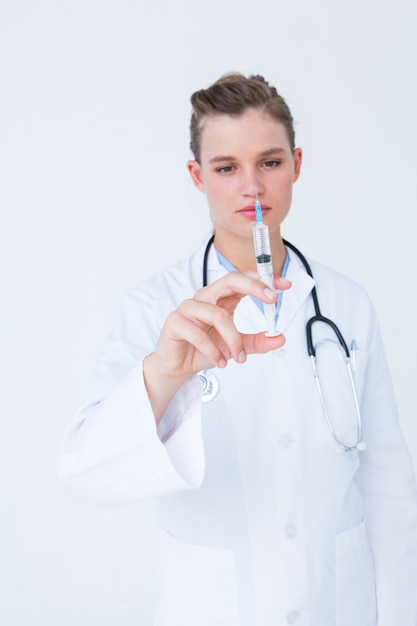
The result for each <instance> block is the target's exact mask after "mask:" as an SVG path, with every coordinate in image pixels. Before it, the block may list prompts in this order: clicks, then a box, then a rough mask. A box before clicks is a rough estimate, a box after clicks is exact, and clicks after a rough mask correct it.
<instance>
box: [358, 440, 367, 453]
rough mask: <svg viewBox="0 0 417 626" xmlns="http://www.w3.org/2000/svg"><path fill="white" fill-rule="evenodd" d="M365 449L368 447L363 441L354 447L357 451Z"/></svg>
mask: <svg viewBox="0 0 417 626" xmlns="http://www.w3.org/2000/svg"><path fill="white" fill-rule="evenodd" d="M367 447H368V446H367V445H366V443H365V442H364V441H358V444H357V446H356V448H357V449H358V450H359V451H362V450H366V448H367Z"/></svg>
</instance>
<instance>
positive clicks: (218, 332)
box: [174, 299, 246, 363]
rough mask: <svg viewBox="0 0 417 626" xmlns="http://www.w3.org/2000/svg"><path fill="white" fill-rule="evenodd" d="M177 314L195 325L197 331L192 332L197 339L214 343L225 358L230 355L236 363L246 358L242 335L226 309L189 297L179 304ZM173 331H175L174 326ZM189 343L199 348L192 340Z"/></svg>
mask: <svg viewBox="0 0 417 626" xmlns="http://www.w3.org/2000/svg"><path fill="white" fill-rule="evenodd" d="M177 314H178V316H180V317H183V318H186V319H187V320H189V321H190V322H191V323H192V324H193V325H195V326H196V328H197V329H198V332H195V333H194V334H195V336H196V337H197V338H198V341H203V340H204V346H206V345H211V343H214V344H215V345H216V346H217V348H218V349H219V351H220V352H221V354H222V355H223V356H224V357H225V358H226V360H228V359H229V358H230V357H233V358H234V360H235V361H237V362H238V363H243V361H244V360H246V354H245V353H244V346H243V339H242V335H241V334H240V333H239V331H238V330H237V328H236V326H235V325H234V321H233V317H232V315H231V314H230V313H229V312H228V311H227V310H226V309H224V308H222V307H219V306H216V305H213V304H210V303H202V302H199V301H197V300H194V299H191V300H185V301H184V302H183V303H182V304H181V305H180V307H179V308H178V309H177ZM174 332H175V333H176V332H177V329H175V327H174ZM205 335H207V337H206V336H205ZM191 343H192V344H193V345H194V346H195V347H196V348H197V349H200V346H199V345H198V344H196V343H195V341H194V340H193V341H191ZM202 345H203V344H202Z"/></svg>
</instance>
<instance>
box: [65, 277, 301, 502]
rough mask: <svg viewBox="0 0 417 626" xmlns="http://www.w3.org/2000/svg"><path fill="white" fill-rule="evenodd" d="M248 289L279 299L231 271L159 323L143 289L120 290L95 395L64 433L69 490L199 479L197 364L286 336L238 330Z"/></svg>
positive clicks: (168, 486)
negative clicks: (140, 294) (139, 292)
mask: <svg viewBox="0 0 417 626" xmlns="http://www.w3.org/2000/svg"><path fill="white" fill-rule="evenodd" d="M279 286H280V288H281V289H283V288H287V287H288V286H289V283H288V281H284V282H283V283H282V284H280V285H279ZM248 293H250V294H253V295H255V296H256V297H258V298H260V299H263V300H264V301H271V300H273V299H275V298H276V294H274V293H273V292H271V291H270V290H266V291H265V285H264V284H263V283H261V282H260V281H258V280H257V279H253V278H250V277H248V276H245V275H243V274H238V273H233V274H228V275H227V276H225V277H223V278H221V279H219V280H218V281H216V282H215V283H213V284H212V285H210V286H209V287H206V288H204V289H201V290H199V291H198V292H197V293H196V294H195V296H194V298H192V299H188V300H185V301H184V302H183V303H182V304H180V306H179V307H178V308H177V309H176V310H175V311H174V312H173V313H170V314H168V315H167V317H166V321H165V323H163V324H162V330H161V331H158V324H159V322H158V314H157V312H156V311H155V310H154V309H153V308H152V306H149V298H147V297H145V298H144V299H143V300H138V298H137V297H132V296H131V295H130V296H128V297H127V298H126V299H125V303H124V307H123V310H122V313H121V315H120V316H119V319H118V321H117V323H116V324H115V327H114V328H113V331H112V333H111V335H110V338H109V341H108V343H107V347H106V349H105V351H104V354H103V355H102V356H101V358H100V359H99V363H98V367H97V371H96V375H95V393H94V397H93V400H92V401H91V402H90V403H89V404H88V405H87V406H86V407H85V408H84V409H82V410H81V411H80V412H79V413H78V414H77V415H76V416H75V418H74V419H73V421H72V423H71V424H70V427H69V428H68V430H67V432H66V434H65V437H64V441H63V445H62V452H61V470H60V475H61V477H62V478H63V479H64V480H65V481H66V483H67V484H68V486H69V487H71V488H72V490H73V491H76V492H77V493H78V494H81V495H83V496H84V497H86V498H87V499H88V500H90V501H93V502H96V503H123V502H129V501H134V500H138V499H141V498H145V497H151V496H152V497H153V496H158V495H161V494H165V493H173V492H175V491H178V490H184V489H190V488H195V487H198V486H199V485H200V484H201V481H202V479H203V476H204V453H203V443H202V436H201V427H200V403H201V387H200V383H199V380H198V377H197V376H195V374H196V372H198V371H199V370H200V369H204V368H208V367H213V365H214V364H217V365H218V366H220V367H224V366H225V365H226V363H227V360H228V359H230V358H235V360H237V361H238V362H242V361H241V360H240V359H242V353H243V355H244V356H243V360H244V359H245V358H246V354H248V353H250V352H266V351H268V350H272V349H274V348H277V347H279V346H281V345H282V344H283V342H284V338H283V337H282V336H279V337H274V338H267V337H265V335H264V333H259V334H256V335H242V334H241V333H239V332H238V331H237V329H236V327H235V326H234V323H233V312H234V310H235V308H236V306H237V304H238V302H239V301H240V299H241V298H242V297H243V296H244V295H247V294H248ZM158 332H159V336H158ZM152 344H153V345H152ZM152 350H153V351H152ZM142 363H143V369H142ZM157 424H158V427H157Z"/></svg>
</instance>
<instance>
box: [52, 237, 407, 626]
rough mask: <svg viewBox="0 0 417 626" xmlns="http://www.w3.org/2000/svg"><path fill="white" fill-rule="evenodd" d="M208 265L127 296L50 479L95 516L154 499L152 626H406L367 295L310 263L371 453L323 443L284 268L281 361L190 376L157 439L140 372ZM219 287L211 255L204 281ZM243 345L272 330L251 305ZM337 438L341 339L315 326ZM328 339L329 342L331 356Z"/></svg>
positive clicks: (380, 366) (239, 317)
mask: <svg viewBox="0 0 417 626" xmlns="http://www.w3.org/2000/svg"><path fill="white" fill-rule="evenodd" d="M202 257H203V250H200V251H199V252H198V253H196V254H195V255H193V256H192V257H191V258H189V259H187V260H185V261H183V262H181V263H179V264H177V265H176V266H174V267H173V268H171V269H169V270H167V271H165V272H162V273H159V274H158V275H157V276H155V277H153V278H152V279H151V280H150V281H148V282H146V283H145V284H142V285H140V286H139V287H137V288H134V289H132V290H130V291H129V292H128V294H127V295H126V298H125V300H124V303H123V306H122V308H121V312H120V315H119V317H118V319H117V321H116V323H115V325H114V327H113V330H112V332H111V334H110V337H109V339H108V342H107V344H106V346H105V348H104V351H103V352H102V354H101V355H100V357H99V360H98V365H97V372H96V375H95V380H94V391H93V394H92V398H91V401H90V402H89V404H88V405H87V406H86V407H85V408H84V409H82V410H81V411H80V412H79V413H78V414H77V415H76V416H75V418H74V420H73V422H72V423H71V424H70V426H69V428H68V430H67V432H66V434H65V437H64V441H63V445H62V454H61V476H62V477H63V479H64V480H65V481H66V483H67V484H68V486H69V487H70V488H72V489H73V490H75V491H77V492H78V493H80V494H83V495H84V496H85V497H87V498H88V499H90V500H92V501H94V502H98V503H105V504H110V505H111V504H119V503H123V502H130V501H135V500H138V499H140V498H147V497H154V496H164V497H161V498H160V499H159V526H160V539H161V544H160V545H161V548H160V578H159V583H158V587H159V600H158V605H157V608H156V616H155V625H156V626H197V625H198V626H238V625H239V626H277V625H280V626H281V625H282V626H283V625H285V624H297V625H299V626H376V625H378V626H400V625H401V626H416V625H417V498H416V487H415V480H414V475H413V470H412V465H411V462H410V458H409V455H408V453H407V451H406V449H405V446H404V442H403V438H402V435H401V433H400V430H399V425H398V420H397V413H396V406H395V400H394V397H393V391H392V385H391V381H390V377H389V373H388V370H387V365H386V361H385V357H384V352H383V347H382V344H381V340H380V337H379V332H378V326H377V321H376V318H375V314H374V311H373V309H372V306H371V304H370V302H369V299H368V297H367V295H366V293H365V292H364V291H363V290H362V289H361V288H360V287H359V286H358V285H356V284H355V283H353V282H352V281H350V280H348V279H346V278H345V277H343V276H341V275H339V274H337V273H336V272H333V271H331V270H329V269H328V268H326V267H324V266H321V265H319V264H317V263H312V269H313V273H314V276H315V281H316V285H317V290H318V295H319V299H320V305H321V309H322V312H323V314H324V315H326V316H327V317H329V318H331V319H332V320H334V321H335V322H336V323H337V325H338V326H339V328H340V330H341V331H342V333H343V335H344V337H345V339H346V341H347V343H348V345H349V346H350V345H351V342H352V340H355V342H356V345H357V352H356V359H355V361H356V365H355V380H356V385H357V388H358V393H359V398H360V404H361V410H362V419H363V438H364V440H365V441H366V442H367V444H368V448H367V450H366V451H364V452H357V451H354V452H339V451H338V450H337V449H336V446H335V444H334V441H333V439H332V438H331V436H330V433H329V430H328V428H327V426H326V423H325V420H324V417H323V413H322V408H321V405H320V402H319V397H318V393H317V389H316V387H315V380H314V377H313V374H312V368H311V363H310V360H309V358H308V356H307V351H306V340H305V324H306V321H307V319H308V318H309V317H310V316H311V315H312V314H313V305H312V299H311V297H309V296H310V292H311V288H312V286H313V284H314V281H313V279H311V278H310V277H309V276H308V275H307V273H306V272H305V270H304V268H303V267H302V265H301V263H300V261H299V260H298V258H297V256H295V255H294V253H291V252H290V257H291V260H290V264H289V268H288V274H287V277H288V278H289V279H290V280H291V281H292V283H293V286H292V288H291V289H290V290H289V291H288V292H285V293H284V296H283V301H282V308H281V311H280V318H279V324H278V326H279V329H280V330H281V331H282V332H284V333H285V336H286V340H287V341H286V345H285V347H284V348H283V349H282V350H279V351H276V352H274V353H269V354H266V355H253V356H250V357H249V358H248V360H247V362H246V363H245V364H243V365H238V364H236V363H234V362H229V364H228V366H227V367H226V368H225V369H222V370H214V373H215V375H216V377H217V379H218V381H219V385H220V391H219V393H218V395H217V396H216V398H215V399H213V400H212V401H211V402H208V403H204V404H202V403H201V383H200V381H199V379H198V377H195V378H193V379H191V380H190V381H188V383H186V384H185V385H184V386H183V388H182V389H181V390H180V391H179V392H178V393H177V395H176V397H175V398H174V399H173V400H172V402H171V404H170V406H169V407H168V409H167V411H166V414H165V415H164V417H163V419H162V421H161V423H160V425H159V427H158V429H156V427H155V423H154V419H153V415H152V410H151V407H150V405H149V401H148V399H147V395H146V391H145V388H144V383H143V377H142V365H141V363H142V359H143V357H144V356H145V355H146V354H148V353H149V352H151V351H152V350H153V348H154V346H155V342H156V340H157V337H158V335H159V332H160V329H161V327H162V324H163V322H164V320H165V318H166V316H167V315H168V313H169V312H170V311H171V310H173V309H174V308H176V307H177V306H178V304H179V303H180V302H181V301H182V300H184V299H185V298H187V297H191V296H192V295H193V293H194V292H195V291H196V290H197V289H198V288H200V287H201V275H202ZM223 274H225V270H224V269H223V268H222V267H221V266H220V265H219V263H218V260H217V256H216V253H215V250H214V248H212V250H211V252H210V255H209V282H212V281H214V280H216V279H217V278H219V277H220V276H222V275H223ZM235 320H236V325H237V327H238V328H239V329H241V330H242V331H243V332H257V331H260V330H262V329H264V328H265V321H264V318H263V315H262V314H261V312H260V310H259V309H258V308H257V306H256V305H255V303H254V302H253V301H252V300H251V298H249V297H248V298H244V300H243V301H242V302H241V303H240V304H239V306H238V308H237V311H236V314H235ZM314 337H315V340H316V342H317V341H320V344H319V349H318V351H319V357H320V356H321V357H322V358H321V360H320V361H319V365H320V364H321V373H322V375H323V382H324V380H325V381H326V383H327V384H326V393H327V398H328V401H329V408H330V409H331V414H332V418H333V420H334V423H335V427H336V430H337V432H338V434H340V435H341V436H342V437H344V438H345V439H348V440H349V439H352V438H353V437H354V436H355V429H356V421H355V417H354V415H355V414H354V412H353V413H352V410H353V408H352V395H351V393H350V387H349V384H348V378H347V376H346V370H345V366H344V363H343V360H342V359H341V357H340V353H339V352H338V350H337V349H335V347H334V344H332V341H333V340H334V336H333V335H332V334H331V332H330V331H329V330H328V328H327V327H325V326H324V325H323V324H319V325H317V326H316V327H315V330H314ZM322 339H330V341H328V340H325V341H321V340H322Z"/></svg>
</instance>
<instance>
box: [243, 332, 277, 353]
mask: <svg viewBox="0 0 417 626" xmlns="http://www.w3.org/2000/svg"><path fill="white" fill-rule="evenodd" d="M242 337H243V345H244V346H245V351H246V354H264V353H265V352H270V351H271V350H278V349H279V348H282V346H283V345H284V343H285V337H284V335H276V336H274V337H270V336H268V335H265V333H264V332H262V333H257V334H252V335H242Z"/></svg>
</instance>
